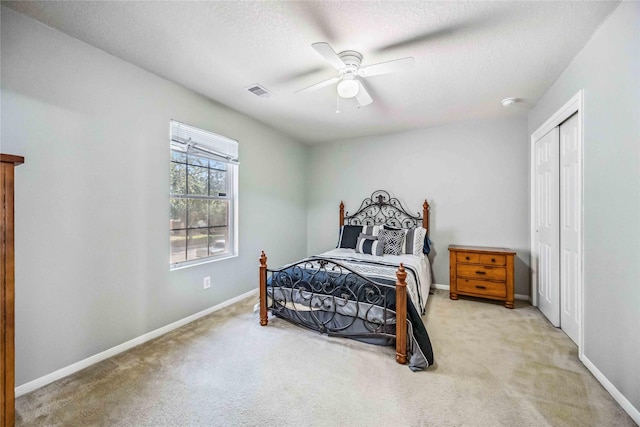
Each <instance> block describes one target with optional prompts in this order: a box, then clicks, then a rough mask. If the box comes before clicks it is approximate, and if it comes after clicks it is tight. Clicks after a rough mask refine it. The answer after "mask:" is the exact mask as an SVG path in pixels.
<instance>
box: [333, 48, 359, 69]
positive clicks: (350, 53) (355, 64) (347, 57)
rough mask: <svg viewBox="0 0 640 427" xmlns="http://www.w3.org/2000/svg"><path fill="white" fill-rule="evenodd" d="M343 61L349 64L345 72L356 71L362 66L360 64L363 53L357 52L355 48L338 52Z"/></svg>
mask: <svg viewBox="0 0 640 427" xmlns="http://www.w3.org/2000/svg"><path fill="white" fill-rule="evenodd" d="M338 56H339V57H340V59H342V62H344V64H345V65H346V66H347V67H346V68H347V69H346V71H345V72H348V73H349V72H350V73H355V72H356V71H358V68H360V64H361V63H362V54H360V52H356V51H355V50H345V51H343V52H340V53H339V54H338Z"/></svg>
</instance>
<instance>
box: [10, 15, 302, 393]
mask: <svg viewBox="0 0 640 427" xmlns="http://www.w3.org/2000/svg"><path fill="white" fill-rule="evenodd" d="M1 40H2V41H1V43H2V50H1V56H2V75H1V76H2V93H1V94H2V104H1V107H2V122H1V125H2V133H1V137H2V147H1V149H2V152H7V153H11V154H17V155H22V156H24V157H25V159H26V161H25V164H24V165H22V166H20V167H19V168H18V169H17V170H16V192H17V193H16V384H17V385H21V384H24V383H26V382H28V381H31V380H33V379H35V378H38V377H40V376H42V375H45V374H48V373H51V372H52V371H55V370H57V369H59V368H62V367H65V366H68V365H70V364H72V363H74V362H77V361H79V360H82V359H84V358H86V357H89V356H92V355H94V354H96V353H99V352H101V351H103V350H105V349H108V348H111V347H113V346H115V345H118V344H121V343H123V342H125V341H127V340H129V339H132V338H134V337H137V336H140V335H142V334H144V333H146V332H149V331H151V330H154V329H156V328H159V327H161V326H164V325H166V324H169V323H171V322H173V321H176V320H178V319H182V318H184V317H186V316H188V315H191V314H193V313H196V312H198V311H201V310H203V309H205V308H208V307H211V306H213V305H216V304H218V303H220V302H222V301H225V300H228V299H230V298H232V297H234V296H237V295H240V294H242V293H244V292H247V291H248V290H251V289H254V288H255V287H256V285H257V274H258V256H259V253H260V250H261V249H265V250H266V251H267V254H268V255H269V263H270V264H271V265H278V264H282V263H285V262H290V261H294V260H295V259H298V258H300V257H302V256H304V254H305V252H306V206H305V203H306V200H305V191H304V179H303V178H302V177H303V174H304V167H305V165H306V152H307V149H306V147H304V146H302V145H300V144H298V143H297V142H295V141H293V140H291V139H290V138H288V137H285V136H283V135H282V134H280V133H278V132H276V131H274V130H273V129H271V128H269V127H268V126H265V125H263V124H261V123H259V122H256V121H255V120H253V119H250V118H248V117H246V116H244V115H242V114H239V113H237V112H235V111H232V110H230V109H228V108H226V107H223V106H221V105H219V104H217V103H215V102H213V101H211V100H209V99H207V98H204V97H202V96H200V95H197V94H195V93H193V92H190V91H188V90H186V89H184V88H182V87H180V86H178V85H176V84H173V83H171V82H168V81H166V80H164V79H162V78H159V77H157V76H156V75H153V74H151V73H149V72H146V71H144V70H141V69H140V68H137V67H135V66H133V65H131V64H129V63H126V62H124V61H122V60H119V59H117V58H115V57H113V56H111V55H108V54H106V53H104V52H103V51H100V50H98V49H95V48H93V47H90V46H88V45H86V44H84V43H82V42H79V41H77V40H75V39H72V38H70V37H69V36H66V35H64V34H62V33H60V32H58V31H55V30H52V29H50V28H48V27H45V26H44V25H42V24H39V23H37V22H35V21H33V20H31V19H29V18H26V17H24V16H23V15H20V14H17V13H16V12H14V11H12V10H9V9H7V8H2V39H1ZM210 84H216V82H215V81H212V82H210ZM241 89H242V88H238V91H239V92H240V90H241ZM170 119H176V120H180V121H182V122H185V123H189V124H192V125H195V126H198V127H202V128H204V129H207V130H210V131H213V132H216V133H220V134H222V135H226V136H229V137H232V138H235V139H238V140H239V141H240V159H241V165H240V209H239V223H240V243H239V247H240V256H239V257H237V258H235V259H230V260H225V261H219V262H215V263H209V264H206V265H201V266H197V267H191V268H187V269H182V270H178V271H173V272H170V271H169V232H168V227H167V226H168V223H169V221H168V220H169V204H168V183H169V173H168V172H169V148H168V147H169V140H168V137H169V120H170ZM207 275H210V276H211V278H212V282H213V283H212V287H211V289H209V290H203V287H202V281H203V277H204V276H207ZM256 321H257V320H256Z"/></svg>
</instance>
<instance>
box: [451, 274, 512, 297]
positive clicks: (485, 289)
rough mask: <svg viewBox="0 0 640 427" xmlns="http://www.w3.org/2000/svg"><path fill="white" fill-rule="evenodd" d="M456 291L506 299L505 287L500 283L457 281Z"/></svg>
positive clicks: (471, 280) (470, 280) (472, 280)
mask: <svg viewBox="0 0 640 427" xmlns="http://www.w3.org/2000/svg"><path fill="white" fill-rule="evenodd" d="M458 291H459V292H468V293H470V294H478V295H490V296H494V297H503V298H504V297H506V296H507V287H506V284H505V283H501V282H487V281H485V280H474V279H462V278H460V279H458Z"/></svg>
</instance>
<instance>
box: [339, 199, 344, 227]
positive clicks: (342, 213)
mask: <svg viewBox="0 0 640 427" xmlns="http://www.w3.org/2000/svg"><path fill="white" fill-rule="evenodd" d="M343 225H344V202H340V227H342V226H343Z"/></svg>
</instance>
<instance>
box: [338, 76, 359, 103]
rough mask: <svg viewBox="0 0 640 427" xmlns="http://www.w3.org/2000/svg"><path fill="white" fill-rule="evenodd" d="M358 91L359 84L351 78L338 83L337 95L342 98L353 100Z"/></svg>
mask: <svg viewBox="0 0 640 427" xmlns="http://www.w3.org/2000/svg"><path fill="white" fill-rule="evenodd" d="M359 91H360V84H358V82H357V81H356V80H354V79H353V78H351V79H346V80H342V81H341V82H340V83H338V95H340V96H341V97H342V98H353V97H354V96H356V95H357V94H358V92H359Z"/></svg>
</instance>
